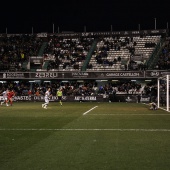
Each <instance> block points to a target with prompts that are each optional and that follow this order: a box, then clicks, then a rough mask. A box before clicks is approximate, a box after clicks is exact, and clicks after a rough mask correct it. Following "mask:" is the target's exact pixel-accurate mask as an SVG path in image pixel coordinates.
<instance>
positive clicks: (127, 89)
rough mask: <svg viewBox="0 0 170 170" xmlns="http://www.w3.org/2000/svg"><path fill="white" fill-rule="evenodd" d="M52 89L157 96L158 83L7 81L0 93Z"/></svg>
mask: <svg viewBox="0 0 170 170" xmlns="http://www.w3.org/2000/svg"><path fill="white" fill-rule="evenodd" d="M49 87H50V88H51V89H52V94H53V95H56V92H57V90H58V89H59V88H61V89H62V91H63V95H64V96H80V95H84V96H92V95H109V94H113V93H114V94H132V95H137V94H140V95H148V96H149V95H150V96H155V95H156V94H157V84H156V82H154V81H152V82H150V83H148V84H141V83H139V82H134V81H130V80H126V81H125V80H124V81H123V80H122V81H118V82H114V83H113V82H107V83H105V84H100V83H98V82H96V81H95V80H90V81H84V82H81V83H80V82H77V81H72V82H62V81H52V82H41V83H36V82H31V83H30V82H29V81H17V82H16V81H7V82H6V83H0V93H1V92H3V91H4V90H5V89H13V90H14V91H15V93H16V95H19V96H21V95H24V96H28V95H36V96H40V95H44V93H45V91H46V89H48V88H49Z"/></svg>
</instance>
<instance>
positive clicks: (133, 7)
mask: <svg viewBox="0 0 170 170" xmlns="http://www.w3.org/2000/svg"><path fill="white" fill-rule="evenodd" d="M34 3H35V4H34ZM168 4H169V3H168V1H167V0H157V1H153V0H152V1H149V0H147V1H146V0H143V1H142V0H141V1H137V0H136V1H135V0H126V1H125V0H117V1H115V0H100V1H93V0H91V1H90V0H86V1H84V0H70V1H69V0H60V1H58V0H57V1H51V0H48V1H46V2H44V1H39V2H38V1H37V2H36V1H34V2H30V1H29V2H25V1H23V2H22V3H19V2H15V1H11V2H7V1H4V2H3V5H1V10H0V19H1V26H0V33H5V32H7V33H9V34H11V33H31V32H34V33H40V32H48V33H52V32H53V31H54V32H58V31H59V32H62V31H74V32H83V31H84V30H86V31H87V32H89V31H95V32H97V31H110V30H111V29H112V30H113V31H128V30H139V29H141V30H145V29H155V25H156V29H165V28H168V27H169V26H168V24H169V22H170V7H169V5H168Z"/></svg>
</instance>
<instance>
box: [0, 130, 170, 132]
mask: <svg viewBox="0 0 170 170" xmlns="http://www.w3.org/2000/svg"><path fill="white" fill-rule="evenodd" d="M0 131H135V132H136V131H141V132H142V131H143V132H170V129H0Z"/></svg>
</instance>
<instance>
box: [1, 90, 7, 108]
mask: <svg viewBox="0 0 170 170" xmlns="http://www.w3.org/2000/svg"><path fill="white" fill-rule="evenodd" d="M7 93H8V89H7V90H5V91H3V92H2V93H1V94H2V95H3V101H2V102H1V105H2V104H3V103H5V104H6V106H9V105H8V96H7Z"/></svg>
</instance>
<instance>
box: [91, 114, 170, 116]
mask: <svg viewBox="0 0 170 170" xmlns="http://www.w3.org/2000/svg"><path fill="white" fill-rule="evenodd" d="M126 115H127V116H140V115H141V116H170V114H90V116H126Z"/></svg>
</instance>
